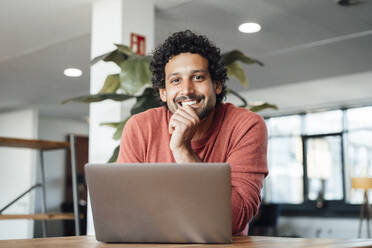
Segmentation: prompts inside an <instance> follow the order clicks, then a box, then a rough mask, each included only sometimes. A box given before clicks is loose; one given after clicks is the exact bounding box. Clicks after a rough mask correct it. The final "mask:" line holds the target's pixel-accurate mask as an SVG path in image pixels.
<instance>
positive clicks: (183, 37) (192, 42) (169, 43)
mask: <svg viewBox="0 0 372 248" xmlns="http://www.w3.org/2000/svg"><path fill="white" fill-rule="evenodd" d="M180 53H194V54H199V55H201V56H202V57H204V58H206V59H207V60H208V69H209V73H210V75H211V78H212V81H213V83H215V82H219V83H221V86H222V91H221V93H220V94H218V95H216V104H218V103H220V102H222V100H224V98H225V95H226V86H225V84H226V81H227V74H226V68H225V66H224V64H223V63H222V59H221V54H220V49H219V48H217V47H216V46H215V45H214V44H212V43H211V42H210V41H209V40H208V38H207V37H205V36H203V35H197V34H195V33H193V32H191V31H190V30H185V31H181V32H177V33H173V34H172V35H171V36H169V37H168V38H167V39H166V40H165V42H164V43H163V44H161V45H160V46H158V47H157V48H156V49H155V50H154V52H153V57H152V61H151V63H150V69H151V71H152V78H151V80H152V84H153V87H154V88H155V89H157V90H156V92H157V95H158V97H159V99H160V96H159V90H158V89H164V88H165V65H166V64H167V63H168V61H169V60H170V59H171V58H173V57H174V56H177V55H178V54H180ZM164 104H165V103H164Z"/></svg>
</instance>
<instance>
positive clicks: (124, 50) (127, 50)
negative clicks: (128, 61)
mask: <svg viewBox="0 0 372 248" xmlns="http://www.w3.org/2000/svg"><path fill="white" fill-rule="evenodd" d="M114 45H115V46H116V47H117V49H118V50H119V51H120V52H122V53H124V54H126V55H128V56H130V55H133V54H135V53H134V52H133V51H132V49H131V48H130V47H128V46H126V45H122V44H114Z"/></svg>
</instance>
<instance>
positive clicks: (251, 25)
mask: <svg viewBox="0 0 372 248" xmlns="http://www.w3.org/2000/svg"><path fill="white" fill-rule="evenodd" d="M260 30H261V26H260V24H258V23H255V22H247V23H243V24H240V26H239V31H240V32H242V33H247V34H253V33H257V32H258V31H260Z"/></svg>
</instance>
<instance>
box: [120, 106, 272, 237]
mask: <svg viewBox="0 0 372 248" xmlns="http://www.w3.org/2000/svg"><path fill="white" fill-rule="evenodd" d="M215 113H216V114H215V116H214V120H213V124H212V127H211V128H210V129H209V131H208V132H207V133H206V134H205V136H204V138H202V139H200V140H197V141H192V142H191V147H192V149H193V151H194V152H195V153H196V154H197V155H198V156H199V158H200V159H201V160H202V161H203V162H227V163H229V164H230V166H231V183H232V219H233V223H232V228H233V230H232V232H233V234H238V233H241V232H242V231H243V229H244V228H245V227H246V225H247V223H248V222H249V221H250V220H251V219H252V217H253V216H254V215H255V214H256V213H257V210H258V206H259V204H260V202H261V196H260V192H261V188H262V183H263V179H264V178H265V176H266V175H267V173H268V171H267V159H266V151H267V131H266V126H265V122H264V120H263V119H262V117H260V116H259V115H257V114H255V113H253V112H250V111H248V110H246V109H243V108H237V107H235V106H234V105H232V104H230V103H226V104H219V105H218V106H217V108H216V112H215ZM171 116H172V113H171V112H170V111H168V110H167V109H166V108H165V107H159V108H155V109H150V110H148V111H145V112H143V113H140V114H137V115H134V116H133V117H132V118H130V119H129V121H128V122H127V123H126V125H125V128H124V131H123V135H122V139H121V144H120V152H119V157H118V162H119V163H126V162H175V160H174V158H173V155H172V152H171V150H170V148H169V141H170V138H171V136H170V134H169V132H168V124H169V119H170V117H171Z"/></svg>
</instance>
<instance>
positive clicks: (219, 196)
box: [85, 163, 232, 243]
mask: <svg viewBox="0 0 372 248" xmlns="http://www.w3.org/2000/svg"><path fill="white" fill-rule="evenodd" d="M85 173H86V180H87V184H88V189H89V196H90V199H91V205H92V213H93V221H94V227H95V231H96V239H97V240H98V241H103V242H126V243H148V242H151V243H231V241H232V237H231V236H232V234H231V233H232V230H231V182H230V166H229V165H228V164H223V163H190V164H170V163H169V164H167V163H135V164H88V165H86V166H85Z"/></svg>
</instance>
